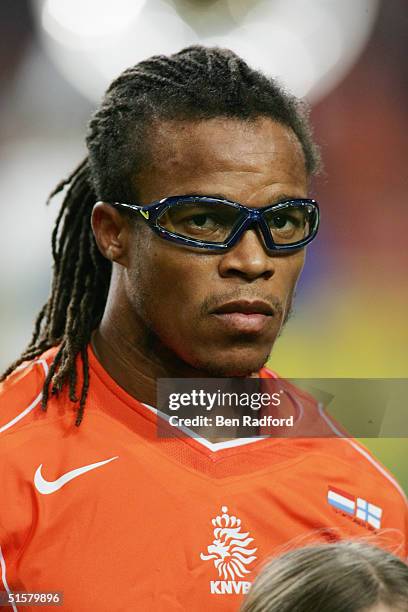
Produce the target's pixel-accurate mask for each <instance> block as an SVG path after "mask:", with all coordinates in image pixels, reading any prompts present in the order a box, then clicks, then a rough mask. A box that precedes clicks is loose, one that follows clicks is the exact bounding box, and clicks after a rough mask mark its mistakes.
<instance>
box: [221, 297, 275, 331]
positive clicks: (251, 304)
mask: <svg viewBox="0 0 408 612" xmlns="http://www.w3.org/2000/svg"><path fill="white" fill-rule="evenodd" d="M211 314H213V315H214V317H216V319H217V321H218V322H219V323H221V324H222V325H223V326H225V327H226V328H227V329H230V330H231V331H235V332H239V333H242V334H246V333H252V334H259V333H261V332H263V331H264V330H265V328H266V327H267V325H268V324H269V322H270V320H271V317H273V315H274V310H273V308H272V307H271V305H270V304H268V303H267V302H264V301H262V300H254V301H250V300H239V301H235V302H228V303H226V304H222V305H221V306H219V307H218V308H216V309H215V310H214V311H213V312H212V313H211Z"/></svg>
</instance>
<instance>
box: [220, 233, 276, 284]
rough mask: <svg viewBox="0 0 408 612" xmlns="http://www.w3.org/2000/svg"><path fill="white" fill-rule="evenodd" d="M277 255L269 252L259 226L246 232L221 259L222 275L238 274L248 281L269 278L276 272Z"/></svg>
mask: <svg viewBox="0 0 408 612" xmlns="http://www.w3.org/2000/svg"><path fill="white" fill-rule="evenodd" d="M275 264H276V257H272V256H270V255H269V254H268V252H267V250H266V248H265V245H264V242H263V238H262V236H261V234H260V232H259V230H258V229H257V228H251V229H248V230H247V231H245V232H244V234H243V235H242V237H241V239H240V240H239V241H238V242H237V244H236V245H234V246H233V247H232V248H231V249H230V250H228V251H227V252H226V253H224V254H223V255H222V256H221V258H220V261H219V273H220V275H221V276H222V277H231V276H237V277H241V278H243V279H245V280H247V281H253V280H256V279H258V278H264V279H265V280H268V279H269V278H271V277H272V276H273V274H274V273H275Z"/></svg>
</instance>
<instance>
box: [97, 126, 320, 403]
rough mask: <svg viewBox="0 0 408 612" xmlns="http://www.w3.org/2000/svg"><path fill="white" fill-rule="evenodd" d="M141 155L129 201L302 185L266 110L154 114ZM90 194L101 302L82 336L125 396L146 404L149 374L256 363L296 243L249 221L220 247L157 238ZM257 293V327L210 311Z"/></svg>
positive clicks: (285, 291) (275, 195)
mask: <svg viewBox="0 0 408 612" xmlns="http://www.w3.org/2000/svg"><path fill="white" fill-rule="evenodd" d="M152 143H153V144H152V147H153V148H152V151H151V153H152V154H151V155H150V160H151V161H150V162H149V164H148V165H147V166H146V167H145V168H144V169H143V171H141V172H140V173H139V174H138V175H137V176H135V177H134V184H135V189H137V192H138V198H137V200H138V202H139V203H143V204H148V203H150V202H152V201H154V200H157V199H160V198H163V197H166V196H170V195H178V194H191V193H197V194H202V195H215V194H218V195H221V194H222V195H223V196H224V197H225V198H228V199H231V200H235V201H237V202H240V203H242V204H246V205H248V206H251V207H262V206H266V205H267V204H271V203H275V202H279V201H280V200H282V199H285V198H288V197H293V198H296V197H298V198H300V197H307V187H308V177H307V173H306V169H305V163H304V156H303V152H302V148H301V146H300V143H299V141H298V139H297V137H296V136H295V134H294V133H293V132H292V130H290V129H289V128H287V127H286V126H282V125H280V124H278V123H276V122H274V121H272V120H270V119H268V118H259V119H257V120H253V121H251V122H249V121H241V120H237V119H230V118H217V119H211V120H205V121H199V122H187V121H183V122H180V121H178V122H165V123H161V124H160V125H158V126H156V127H155V128H154V130H153V135H152ZM139 217H140V216H139V215H135V219H130V220H129V218H127V217H125V216H123V215H121V214H120V213H119V212H118V210H116V209H114V208H112V207H111V206H109V205H108V204H105V203H99V204H97V205H96V206H95V208H94V211H93V215H92V227H93V231H94V235H95V238H96V241H97V244H98V247H99V249H100V251H101V253H102V254H103V255H104V256H105V257H107V258H108V259H110V260H111V261H112V264H113V267H112V280H111V286H110V291H109V296H108V301H107V305H106V309H105V313H104V316H103V319H102V321H101V324H100V326H99V328H98V329H97V330H96V331H95V332H94V334H93V347H94V350H95V352H96V355H97V357H98V358H99V360H100V361H101V363H102V365H103V366H104V367H105V369H106V370H107V371H108V373H109V374H110V375H111V376H112V377H113V378H114V379H115V380H116V381H117V382H118V383H119V384H120V385H121V386H122V387H123V388H124V389H125V390H126V391H128V393H130V394H131V395H132V396H134V397H136V398H137V399H139V400H140V401H143V402H145V403H148V404H151V405H155V401H156V396H155V390H156V379H157V378H159V377H180V378H184V377H197V378H199V377H207V376H221V377H223V376H250V375H251V374H253V373H256V372H258V371H259V369H260V368H261V367H262V366H263V365H264V364H265V362H266V361H267V359H268V356H269V354H270V352H271V349H272V346H273V343H274V341H275V339H276V338H277V336H278V335H279V332H280V331H281V328H282V326H283V324H284V322H285V319H286V318H287V315H288V313H289V311H290V307H291V303H292V299H293V295H294V291H295V287H296V283H297V280H298V278H299V275H300V273H301V270H302V267H303V264H304V257H305V250H304V249H302V250H298V251H295V252H292V253H290V254H285V255H282V254H280V255H276V254H270V253H268V251H266V249H265V247H264V244H263V241H262V237H261V236H260V235H258V231H257V230H256V229H250V230H248V231H247V232H245V234H244V235H243V237H242V238H241V240H240V241H239V242H238V243H237V244H236V245H235V246H234V247H233V248H231V249H230V250H229V251H227V252H224V253H208V252H202V251H200V250H197V249H191V248H186V247H184V246H179V245H177V244H175V243H172V242H169V241H166V240H163V239H161V238H160V237H159V236H157V235H156V234H154V233H153V232H152V231H151V229H150V228H149V227H148V226H147V224H146V223H145V222H144V221H143V219H142V218H139ZM238 299H240V300H241V299H249V300H251V301H252V300H255V299H261V300H263V301H266V302H268V304H270V305H271V306H272V307H273V312H274V314H273V316H269V317H268V320H267V324H266V325H265V326H264V328H263V329H262V331H261V332H259V331H258V332H256V333H255V332H250V331H249V332H245V333H237V331H236V330H234V329H233V328H230V327H229V326H227V325H225V324H224V323H223V322H220V321H219V318H218V317H216V316H215V315H214V314H213V313H212V311H213V310H214V309H215V308H217V307H219V306H221V305H222V304H225V303H226V302H230V301H233V300H238Z"/></svg>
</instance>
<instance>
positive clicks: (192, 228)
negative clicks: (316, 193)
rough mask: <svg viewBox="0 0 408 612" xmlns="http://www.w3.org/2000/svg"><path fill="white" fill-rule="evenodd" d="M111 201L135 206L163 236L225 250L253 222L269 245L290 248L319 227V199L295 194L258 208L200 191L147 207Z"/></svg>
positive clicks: (300, 244)
mask: <svg viewBox="0 0 408 612" xmlns="http://www.w3.org/2000/svg"><path fill="white" fill-rule="evenodd" d="M110 204H111V205H112V206H115V207H117V208H126V209H128V210H133V211H134V212H135V213H137V214H139V215H140V216H141V217H143V219H144V220H145V221H146V223H148V225H149V226H150V227H151V229H152V230H153V231H154V232H155V233H156V234H158V235H159V236H161V237H162V238H165V239H166V240H171V241H172V242H176V243H178V244H183V245H186V246H190V247H194V248H199V249H210V250H218V251H224V250H226V249H229V248H230V247H232V246H233V245H234V244H236V243H237V242H238V241H239V239H240V238H241V236H242V235H243V233H244V232H245V231H246V230H248V229H249V228H251V227H253V226H257V227H258V228H259V230H260V232H261V234H262V236H263V240H264V242H265V246H266V248H267V249H268V250H271V251H291V250H294V249H299V248H301V247H304V246H305V245H306V244H308V243H309V242H311V240H313V238H314V237H315V236H316V234H317V230H318V227H319V206H318V204H317V202H315V200H307V199H298V198H296V199H291V200H284V201H282V202H278V203H277V204H271V205H268V206H264V207H262V208H249V207H248V206H243V205H242V204H239V203H238V202H233V201H231V200H224V199H221V198H216V197H210V196H201V195H183V196H171V197H168V198H163V199H162V200H157V201H155V202H152V203H151V204H147V205H145V206H141V205H138V204H126V203H124V202H111V203H110Z"/></svg>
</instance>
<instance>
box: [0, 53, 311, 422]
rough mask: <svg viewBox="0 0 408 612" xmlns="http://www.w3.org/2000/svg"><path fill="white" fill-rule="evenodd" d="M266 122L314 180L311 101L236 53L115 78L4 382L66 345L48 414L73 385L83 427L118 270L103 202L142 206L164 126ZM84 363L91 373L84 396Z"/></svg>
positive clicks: (73, 178) (91, 129) (162, 59)
mask: <svg viewBox="0 0 408 612" xmlns="http://www.w3.org/2000/svg"><path fill="white" fill-rule="evenodd" d="M261 116H263V117H269V118H271V119H273V120H275V121H277V122H279V123H281V124H284V125H286V126H288V127H290V128H291V129H292V130H293V132H294V133H295V134H296V136H297V138H298V140H299V142H300V144H301V146H302V149H303V153H304V158H305V165H306V170H307V172H308V174H309V175H311V174H313V173H314V172H315V171H316V170H317V169H318V167H319V154H318V150H317V147H316V145H315V144H314V143H313V140H312V135H311V129H310V125H309V121H308V113H307V109H306V108H305V106H304V104H303V103H301V102H300V101H299V100H298V99H297V98H295V97H293V96H291V95H289V94H288V93H286V92H285V91H284V90H283V89H282V88H281V87H280V86H279V85H278V84H277V83H276V81H274V80H273V79H270V78H267V77H266V76H264V75H263V74H262V73H260V72H258V71H256V70H253V69H252V68H250V67H249V66H248V65H247V64H246V63H245V62H244V61H243V60H242V59H241V58H239V57H238V56H237V55H235V53H233V52H232V51H229V50H227V49H220V48H207V47H202V46H192V47H188V48H186V49H183V50H182V51H180V52H178V53H175V54H174V55H171V56H164V55H157V56H153V57H151V58H149V59H147V60H145V61H142V62H140V63H139V64H136V65H135V66H133V67H132V68H129V69H127V70H125V71H124V72H123V73H122V74H121V75H120V76H119V77H118V78H117V79H116V80H115V81H113V83H112V84H111V85H110V87H109V89H108V90H107V92H106V94H105V96H104V98H103V100H102V103H101V106H100V108H99V109H98V110H97V111H96V112H95V113H94V115H93V116H92V118H91V121H90V123H89V126H88V133H87V138H86V142H87V147H88V156H87V157H86V158H85V159H84V161H83V162H82V163H81V164H80V165H79V166H78V167H77V168H76V169H75V170H74V171H73V172H72V174H71V175H70V176H68V178H66V179H64V180H62V181H61V182H60V183H59V184H58V185H57V187H56V188H55V189H54V191H53V192H52V193H51V195H50V197H49V199H48V202H49V201H50V199H51V198H52V197H53V196H55V195H56V194H57V193H59V192H60V191H62V190H63V189H64V188H67V192H66V195H65V198H64V200H63V202H62V205H61V209H60V211H59V214H58V216H57V220H56V222H55V226H54V230H53V233H52V256H53V262H54V263H53V280H52V286H51V293H50V296H49V299H48V301H47V302H46V304H45V305H44V306H43V308H42V309H41V311H40V313H39V315H38V317H37V319H36V321H35V326H34V332H33V335H32V338H31V342H30V343H29V345H28V346H27V348H26V349H25V351H24V352H23V353H22V355H21V356H20V357H19V358H18V359H17V360H16V361H15V362H14V363H12V364H11V365H10V367H9V368H8V369H7V370H6V372H5V373H4V374H3V376H2V378H1V379H4V378H5V377H6V376H7V375H8V374H9V373H10V372H12V371H13V370H14V369H15V368H16V367H17V366H18V365H20V364H21V363H22V362H23V361H26V360H30V359H33V358H35V357H37V356H38V355H40V354H41V353H42V352H44V351H45V350H47V349H49V348H51V347H53V346H58V351H57V353H56V355H55V357H54V360H53V363H52V365H51V367H50V369H49V372H48V375H47V376H46V379H45V381H44V386H43V395H42V408H43V410H46V407H47V403H48V400H49V396H50V394H51V395H53V394H58V393H59V392H60V391H61V390H62V388H63V387H64V386H65V385H67V387H68V389H69V398H70V400H71V401H72V402H78V401H79V408H78V412H77V418H76V421H75V424H76V425H80V423H81V421H82V418H83V411H84V406H85V401H86V397H87V393H88V387H89V365H88V355H87V345H88V343H89V341H90V337H91V333H92V330H93V329H95V327H97V326H98V324H99V322H100V320H101V318H102V315H103V312H104V308H105V303H106V299H107V294H108V289H109V282H110V275H111V263H110V262H109V261H108V260H106V259H105V258H104V257H103V256H102V255H101V254H100V252H99V250H98V248H97V246H96V242H95V239H94V236H93V233H92V229H91V223H90V219H91V213H92V209H93V205H94V203H95V202H96V201H97V200H104V201H107V202H109V201H123V202H126V201H130V202H131V201H137V193H135V191H136V192H137V187H136V189H135V186H134V183H132V180H131V179H132V177H133V179H134V177H135V176H136V175H137V173H138V171H140V170H141V169H142V167H143V165H144V164H146V162H147V160H148V156H149V149H148V147H147V146H146V144H145V143H146V140H147V138H146V137H147V135H148V131H149V130H150V131H151V130H152V129H153V128H154V125H155V124H156V125H157V124H158V123H159V122H160V121H166V120H167V121H169V120H180V121H183V120H184V121H201V120H206V119H212V118H216V117H228V118H236V119H240V120H248V121H249V120H251V119H256V118H257V117H261ZM78 356H81V357H82V371H83V382H82V388H81V391H80V397H79V399H78V398H77V395H76V387H77V357H78Z"/></svg>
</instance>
